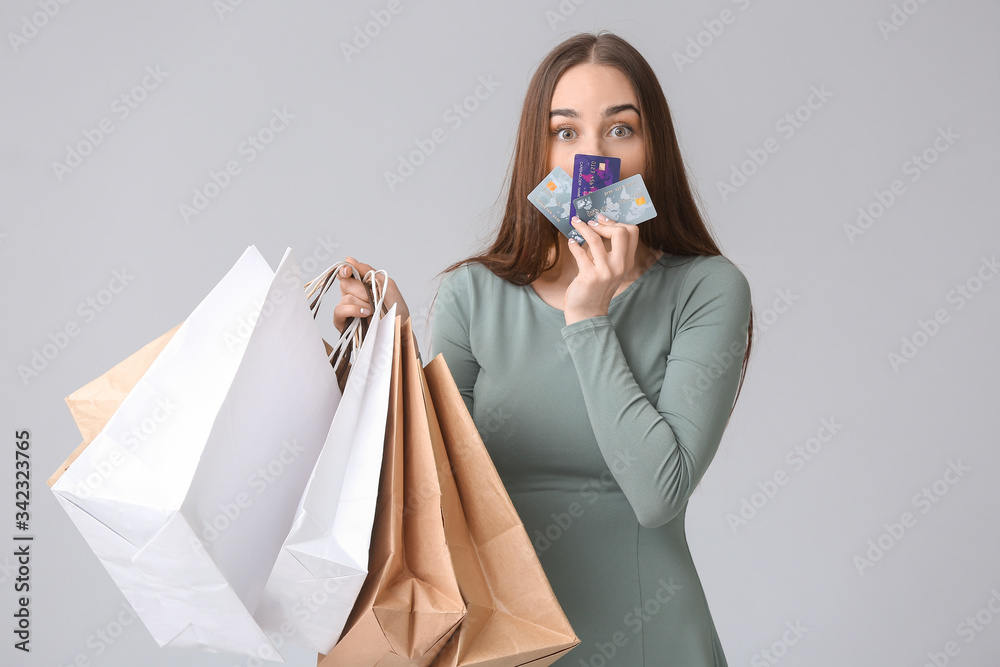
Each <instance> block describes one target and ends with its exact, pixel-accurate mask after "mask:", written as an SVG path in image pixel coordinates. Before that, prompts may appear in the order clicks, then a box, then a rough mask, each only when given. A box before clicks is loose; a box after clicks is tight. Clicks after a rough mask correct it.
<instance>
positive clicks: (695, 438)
mask: <svg viewBox="0 0 1000 667" xmlns="http://www.w3.org/2000/svg"><path fill="white" fill-rule="evenodd" d="M679 295H680V302H679V303H678V304H677V306H676V311H675V315H674V317H675V320H674V321H675V324H674V326H675V332H674V337H673V341H672V343H671V346H670V351H669V353H668V355H667V363H666V370H665V372H664V377H663V385H662V388H661V390H660V393H659V396H658V398H657V400H656V405H653V403H651V402H650V400H649V398H648V397H647V396H646V395H645V394H644V393H643V392H642V390H641V389H640V387H639V385H638V384H637V383H636V380H635V376H634V375H633V373H632V371H631V369H630V368H629V366H628V363H627V361H626V359H625V356H624V354H623V352H622V348H621V345H620V343H619V339H618V336H617V334H616V333H615V329H614V327H613V325H612V322H611V320H610V319H609V317H608V316H606V315H603V316H599V317H591V318H587V319H584V320H579V321H577V322H574V323H572V324H569V325H566V326H565V327H563V329H562V335H563V338H564V340H565V341H566V344H567V347H568V349H569V351H570V355H571V357H572V359H573V364H574V366H575V368H576V371H577V375H578V377H579V380H580V386H581V389H582V391H583V396H584V400H585V403H586V408H587V413H588V415H589V417H590V422H591V426H592V428H593V431H594V435H595V438H596V440H597V443H598V446H599V447H600V449H601V452H602V454H603V456H604V458H605V460H606V462H607V463H608V467H609V470H610V471H611V473H612V475H614V477H615V479H616V481H617V482H618V484H619V486H620V487H621V489H622V491H623V492H624V494H625V497H626V499H627V500H628V502H629V504H630V505H631V506H632V509H633V510H634V511H635V514H636V518H637V519H638V521H639V523H640V524H641V525H643V526H645V527H647V528H654V527H657V526H661V525H663V524H665V523H667V522H668V521H670V520H671V519H673V518H674V517H675V516H676V515H677V514H678V513H679V512H680V511H681V510H682V509H683V507H684V505H685V503H687V501H688V498H689V497H690V495H691V493H692V492H693V491H694V489H695V487H696V486H697V485H698V482H699V481H700V480H701V478H702V476H703V475H704V474H705V471H706V470H707V469H708V465H709V463H711V461H712V458H713V457H714V456H715V453H716V451H717V450H718V447H719V443H720V442H721V440H722V434H723V431H724V430H725V428H726V424H727V423H728V420H729V413H730V410H731V409H732V406H733V400H734V398H735V396H736V389H737V386H738V383H739V375H740V370H741V366H742V363H743V354H744V352H745V351H746V334H747V324H748V322H749V317H750V306H751V300H750V287H749V284H748V282H747V280H746V278H745V277H744V275H743V274H742V272H740V271H739V269H737V268H736V267H735V266H734V265H733V264H732V263H730V262H729V261H728V260H725V259H724V258H721V257H720V258H718V259H716V260H714V261H703V262H699V263H697V264H695V265H694V266H692V267H691V269H690V270H689V271H688V272H687V274H686V275H685V277H684V282H683V284H682V286H681V288H680V291H679Z"/></svg>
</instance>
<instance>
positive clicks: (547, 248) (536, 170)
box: [431, 31, 753, 414]
mask: <svg viewBox="0 0 1000 667" xmlns="http://www.w3.org/2000/svg"><path fill="white" fill-rule="evenodd" d="M585 63H592V64H595V65H607V66H611V67H615V68H617V69H619V70H620V71H621V72H622V73H624V74H625V76H627V77H628V79H629V81H630V82H631V84H632V89H633V90H634V91H635V95H636V97H637V98H638V101H639V115H640V118H642V119H643V121H642V124H643V130H644V131H643V133H642V136H643V146H644V148H645V153H646V160H645V165H644V168H643V170H642V177H643V182H644V183H645V184H646V187H647V188H648V190H649V195H650V199H651V200H652V201H654V202H656V212H657V215H656V217H655V218H653V219H652V220H650V221H648V222H645V223H643V224H642V225H640V226H639V239H640V240H641V241H642V242H643V243H645V244H646V245H647V246H648V247H650V248H653V249H659V250H663V251H664V252H669V253H672V254H675V255H709V256H711V255H721V254H722V253H721V251H720V250H719V247H718V245H717V244H716V242H715V240H714V239H713V237H712V234H711V232H710V231H709V229H708V227H707V226H706V224H705V221H704V220H703V219H702V216H701V213H700V212H699V210H698V206H697V205H696V203H695V199H694V196H693V194H692V190H691V186H690V185H689V184H688V179H687V175H686V173H685V169H684V163H683V161H682V159H681V152H680V148H679V147H678V144H677V135H676V134H675V132H674V124H673V121H672V119H671V117H670V108H669V107H668V106H667V100H666V97H664V95H663V89H662V88H660V82H659V81H658V80H657V78H656V74H655V73H654V72H653V69H652V68H651V67H650V66H649V63H647V62H646V59H645V58H643V57H642V54H640V53H639V52H638V51H637V50H636V49H635V47H633V46H632V45H631V44H629V43H628V42H626V41H625V40H624V39H622V38H621V37H619V36H617V35H615V34H613V33H610V32H607V31H601V32H599V33H596V34H594V33H581V34H578V35H575V36H573V37H570V38H569V39H567V40H566V41H564V42H562V43H561V44H559V45H558V46H556V47H555V48H554V49H552V51H550V52H549V54H548V55H547V56H545V59H544V60H542V62H541V64H540V65H539V66H538V69H537V70H536V71H535V74H534V76H532V78H531V82H530V83H529V84H528V90H527V92H526V93H525V96H524V106H523V108H522V110H521V122H520V123H519V125H518V128H517V140H516V143H515V147H514V154H513V156H512V158H511V162H510V164H509V165H508V167H507V178H506V179H505V181H506V183H508V184H509V187H508V190H507V203H506V206H505V207H504V210H503V216H502V218H501V220H500V226H499V228H498V230H497V234H496V238H495V239H494V240H493V241H492V244H491V245H490V246H489V248H487V249H486V250H485V251H483V252H481V253H480V254H478V255H474V256H472V257H468V258H466V259H463V260H461V261H458V262H455V263H454V264H452V265H451V266H449V267H448V268H446V269H444V270H443V271H441V272H440V273H438V275H441V274H443V273H448V272H450V271H454V270H455V269H457V268H459V267H460V266H462V265H464V264H468V263H471V262H478V263H480V264H482V265H483V266H485V267H486V268H488V269H489V270H490V271H492V272H493V273H494V274H496V275H497V276H499V277H500V278H503V279H504V280H507V281H509V282H511V283H513V284H514V285H528V284H530V283H532V282H534V281H535V280H536V279H537V278H538V277H539V276H540V275H541V274H542V273H543V272H545V271H547V270H548V269H550V268H552V267H553V266H555V263H556V262H557V261H558V259H559V253H560V252H561V247H560V246H559V243H558V234H559V232H558V230H556V228H555V226H553V225H551V224H546V220H545V218H544V217H543V216H542V214H541V213H540V212H539V211H537V210H536V209H535V208H534V206H532V204H531V202H529V201H528V199H527V194H528V193H529V192H530V191H531V189H532V188H534V187H535V185H536V184H537V183H538V182H539V181H541V180H542V179H543V178H544V177H545V175H546V174H547V173H548V152H549V111H550V109H551V105H552V94H553V91H554V90H555V88H556V82H558V81H559V77H561V76H562V74H563V72H565V71H566V70H567V69H569V68H571V67H573V66H575V65H581V64H585ZM500 196H501V198H502V196H503V193H501V195H500ZM498 201H499V199H498ZM553 246H555V248H556V252H555V255H554V257H553V259H552V261H551V262H547V260H548V257H549V254H550V253H551V250H552V247H553ZM645 268H646V269H648V268H649V267H645ZM436 298H437V295H435V300H436ZM431 309H433V301H432V302H431ZM752 341H753V308H752V307H751V311H750V323H749V325H748V327H747V349H746V353H745V354H744V355H743V364H742V370H741V371H740V382H739V387H738V388H737V391H736V400H739V395H740V391H741V390H742V388H743V378H744V377H745V376H746V371H747V363H748V361H749V359H750V348H751V344H752ZM736 400H734V401H733V409H735V407H736ZM730 414H732V410H730Z"/></svg>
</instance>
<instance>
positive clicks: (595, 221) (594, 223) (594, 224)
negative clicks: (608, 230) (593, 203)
mask: <svg viewBox="0 0 1000 667" xmlns="http://www.w3.org/2000/svg"><path fill="white" fill-rule="evenodd" d="M587 224H588V225H590V226H591V227H596V226H597V225H598V224H599V223H598V222H597V220H591V221H590V222H588V223H587Z"/></svg>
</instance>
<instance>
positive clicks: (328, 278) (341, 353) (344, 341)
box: [304, 260, 389, 388]
mask: <svg viewBox="0 0 1000 667" xmlns="http://www.w3.org/2000/svg"><path fill="white" fill-rule="evenodd" d="M344 266H349V267H351V272H352V274H353V275H354V277H355V278H357V279H359V280H361V284H362V285H363V286H364V288H365V292H367V294H368V299H369V300H370V301H371V302H372V303H373V304H374V305H375V311H376V312H379V313H380V315H379V317H381V316H383V315H386V314H388V312H389V309H388V308H386V306H385V293H384V288H383V286H382V285H379V282H378V280H376V279H375V276H376V274H379V273H381V274H382V275H383V276H384V277H385V280H386V281H387V280H388V279H389V274H388V273H386V272H385V270H383V269H372V270H370V271H368V273H366V274H365V276H364V277H363V278H362V277H361V274H360V273H359V272H358V270H357V269H356V268H354V265H352V264H351V263H350V262H347V261H346V260H341V261H339V262H337V263H335V264H333V265H332V266H330V267H328V268H327V269H326V270H324V271H323V272H321V273H320V274H319V275H318V276H316V277H315V278H313V279H312V280H310V281H309V282H308V283H306V284H305V286H304V289H305V290H307V293H306V298H307V299H308V298H309V297H312V301H311V302H310V303H309V310H310V311H311V312H312V316H313V318H315V317H316V315H317V313H318V312H319V308H320V306H321V304H322V301H323V297H324V296H325V295H326V293H327V291H329V290H330V288H331V287H333V283H334V280H335V279H336V278H337V277H338V276H339V275H340V269H341V268H342V267H344ZM317 292H318V293H317ZM314 294H315V296H313V295H314ZM374 316H375V314H374V313H372V315H371V316H370V317H351V318H348V323H347V325H346V326H345V327H344V331H343V332H342V333H341V334H340V338H339V339H338V340H337V342H336V343H335V344H334V345H333V346H332V349H331V351H330V353H329V355H327V357H328V359H330V360H331V362H332V363H333V367H334V369H335V370H336V371H337V379H338V381H339V382H340V384H341V388H343V385H344V383H345V382H346V378H345V375H346V373H347V371H348V368H347V366H349V365H350V364H352V363H353V361H354V355H355V354H356V352H357V350H358V349H359V348H360V347H361V343H362V341H363V339H364V336H365V335H367V333H368V324H369V322H371V317H374ZM334 355H336V357H337V358H336V360H333V357H334ZM345 355H349V360H348V362H347V364H346V365H345V364H343V361H344V359H345Z"/></svg>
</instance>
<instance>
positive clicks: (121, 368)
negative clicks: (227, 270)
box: [46, 323, 183, 487]
mask: <svg viewBox="0 0 1000 667" xmlns="http://www.w3.org/2000/svg"><path fill="white" fill-rule="evenodd" d="M182 324H183V323H182ZM180 327H181V325H180V324H178V325H177V326H175V327H174V328H173V329H171V330H170V331H168V332H167V333H165V334H163V335H162V336H160V337H158V338H157V339H156V340H153V341H150V342H149V343H146V344H145V345H144V346H143V347H142V348H141V349H139V350H137V351H136V352H134V353H133V354H132V355H131V356H129V357H128V358H127V359H125V360H124V361H121V362H119V363H117V364H115V365H114V366H113V367H112V368H111V369H110V370H109V371H107V372H106V373H104V374H103V375H101V376H100V377H98V378H96V379H94V380H91V381H90V382H88V383H87V384H85V385H83V386H82V387H80V388H79V389H77V390H76V391H74V392H73V393H72V394H70V395H69V396H67V397H66V405H68V406H69V411H70V413H71V414H72V415H73V421H75V422H76V425H77V427H78V428H79V429H80V434H81V435H82V436H83V442H81V443H80V444H79V445H78V446H77V448H76V449H74V450H73V453H72V454H70V455H69V458H67V459H66V460H65V461H63V462H62V464H61V465H60V466H59V469H58V470H56V471H55V472H54V473H52V476H51V477H49V479H48V480H47V481H46V484H48V485H49V486H50V487H51V486H52V485H53V484H55V483H56V481H57V480H58V479H59V478H60V477H62V474H63V473H64V472H66V470H67V469H68V468H69V467H70V465H71V464H72V463H73V461H75V460H76V459H77V458H78V457H79V456H80V454H81V453H83V450H84V449H86V448H87V445H89V444H90V443H91V442H93V440H94V438H96V437H97V436H98V434H99V433H100V432H101V431H102V430H103V429H104V425H105V424H107V423H108V421H109V420H110V419H111V416H112V415H113V414H115V410H117V409H118V406H119V405H121V404H122V401H124V400H125V397H126V396H128V394H129V392H130V391H132V389H133V388H134V387H135V385H136V383H137V382H139V378H141V377H142V376H143V375H145V373H146V370H147V369H149V366H150V364H152V363H153V360H154V359H156V357H157V356H158V355H159V354H160V352H161V351H162V350H163V348H164V347H166V345H167V343H168V342H169V341H170V339H171V338H173V336H174V334H175V333H177V330H178V329H180Z"/></svg>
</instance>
